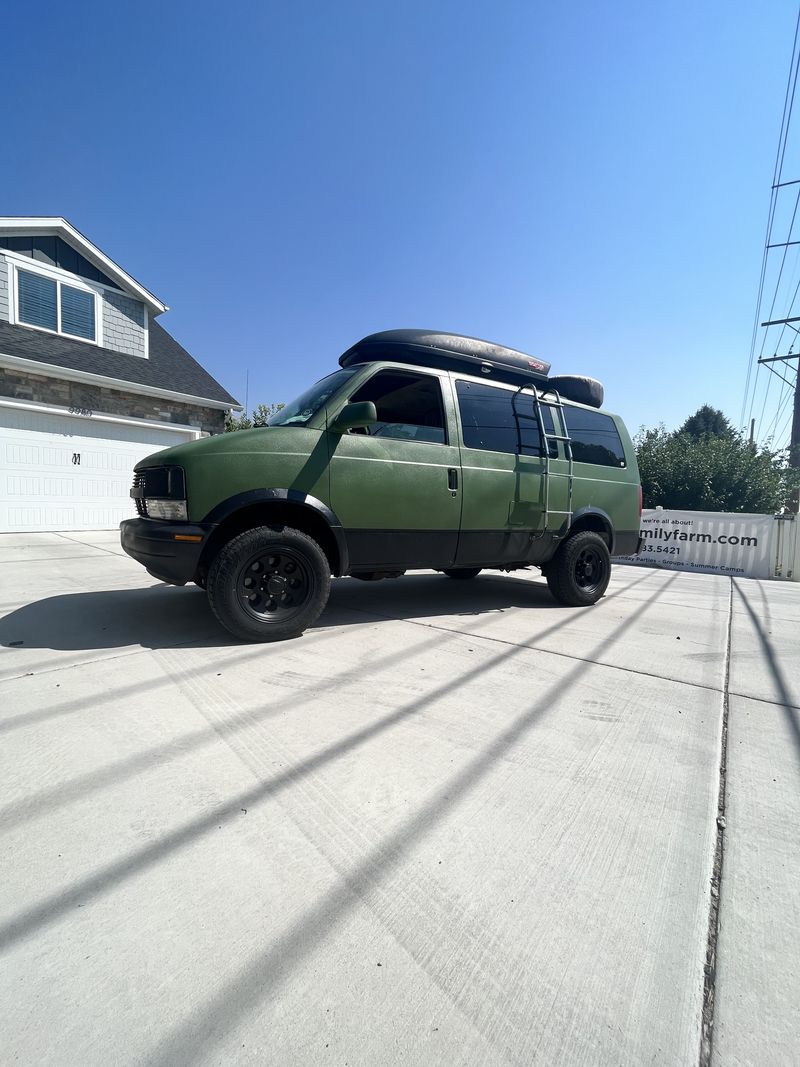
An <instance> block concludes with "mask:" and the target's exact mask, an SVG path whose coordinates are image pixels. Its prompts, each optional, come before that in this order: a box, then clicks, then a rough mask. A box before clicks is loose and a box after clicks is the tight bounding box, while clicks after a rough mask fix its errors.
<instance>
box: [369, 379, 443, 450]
mask: <svg viewBox="0 0 800 1067" xmlns="http://www.w3.org/2000/svg"><path fill="white" fill-rule="evenodd" d="M350 400H351V401H352V402H353V403H356V402H357V401H364V400H371V401H372V402H373V403H374V405H375V408H376V410H377V412H378V422H377V423H376V425H374V426H367V427H366V428H365V429H363V430H361V431H360V432H361V433H368V434H369V435H370V437H393V438H397V439H399V440H403V441H427V442H429V443H432V444H439V445H441V444H444V443H445V442H446V440H447V437H446V434H445V429H444V409H443V407H442V387H441V386H440V384H439V379H438V378H434V377H432V376H431V375H428V374H406V373H405V372H404V371H388V370H386V371H379V373H378V374H376V375H375V376H374V377H373V378H370V379H369V381H368V382H365V383H364V384H363V385H362V386H361V388H360V389H359V390H358V391H357V392H355V393H354V394H353V395H352V396H351V397H350Z"/></svg>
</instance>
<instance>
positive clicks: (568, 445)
mask: <svg viewBox="0 0 800 1067" xmlns="http://www.w3.org/2000/svg"><path fill="white" fill-rule="evenodd" d="M533 396H534V402H533V403H534V408H535V409H536V418H537V420H538V422H539V427H540V434H541V438H542V442H543V445H544V447H543V452H544V492H543V494H542V495H543V497H544V515H543V522H542V532H541V534H540V535H539V536H540V537H544V535H545V534H546V533H547V524H548V521H549V518H550V478H551V470H550V458H551V457H550V442H551V441H552V442H554V443H555V444H556V452H558V443H557V442H559V441H562V442H563V443H564V451H565V453H566V456H567V473H566V475H563V474H559V475H553V477H559V478H564V477H566V479H567V515H566V528H567V529H569V527H570V525H571V524H572V485H573V481H574V478H575V464H574V461H573V458H572V438H571V437H570V436H569V428H568V426H567V420H566V418H565V417H564V401H563V400H562V399H561V394H560V393H559V392H558V390H557V389H543V390H542V396H543V397H550V396H552V397H554V398H555V399H554V400H545V401H544V403H545V405H546V406H547V407H549V408H551V409H552V410H554V411H557V412H558V421H559V423H560V425H561V427H562V429H563V430H564V433H563V434H562V433H548V432H547V427H546V426H545V424H544V419H543V418H542V400H541V398H540V396H539V390H538V389H537V388H536V387H535V386H534V389H533ZM553 426H554V427H555V426H556V420H555V418H553Z"/></svg>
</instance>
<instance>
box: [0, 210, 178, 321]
mask: <svg viewBox="0 0 800 1067" xmlns="http://www.w3.org/2000/svg"><path fill="white" fill-rule="evenodd" d="M0 233H4V234H19V235H22V234H42V235H47V236H54V237H60V238H61V239H62V240H64V241H66V242H67V243H68V244H70V245H72V247H73V248H76V249H77V250H78V251H79V252H80V253H81V255H82V256H84V257H85V258H86V259H88V260H89V262H90V263H93V264H94V265H95V266H96V267H97V268H98V269H99V270H101V271H102V272H103V273H104V274H105V275H107V276H108V277H109V278H110V279H111V280H112V281H113V282H114V284H115V285H118V286H119V287H120V288H121V289H123V290H125V291H126V292H129V293H132V294H133V295H134V296H136V297H138V298H139V300H141V301H143V302H144V303H145V304H146V305H147V307H148V308H149V309H150V311H151V312H152V313H153V314H154V315H160V314H161V313H162V312H163V311H168V310H169V309H168V307H167V305H166V304H165V303H163V301H161V300H159V299H158V297H157V296H154V295H153V293H151V292H150V290H149V289H145V287H144V286H143V285H142V284H141V282H137V281H136V279H135V278H134V277H132V276H131V275H130V274H128V273H127V271H124V270H123V269H122V267H120V266H119V265H118V264H117V263H115V262H114V260H113V259H110V258H109V257H108V256H107V255H106V254H105V252H102V251H101V250H100V249H99V248H98V247H97V245H94V244H92V242H91V241H90V240H89V239H88V237H84V236H83V234H82V233H81V232H80V230H76V229H75V227H74V226H73V225H72V223H70V222H67V220H66V219H65V218H62V217H61V216H60V215H30V216H29V215H15V216H8V215H6V216H0Z"/></svg>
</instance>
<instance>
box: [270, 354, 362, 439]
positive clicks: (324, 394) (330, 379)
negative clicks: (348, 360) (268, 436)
mask: <svg viewBox="0 0 800 1067" xmlns="http://www.w3.org/2000/svg"><path fill="white" fill-rule="evenodd" d="M357 370H358V367H345V368H343V369H342V370H336V371H334V372H333V374H329V375H328V376H327V377H326V378H321V379H320V380H319V381H318V382H316V384H315V385H312V386H311V388H310V389H306V391H305V392H304V393H301V394H300V396H298V397H297V399H296V400H293V401H292V402H291V404H287V405H286V406H285V407H282V408H281V410H280V411H276V412H275V414H274V415H270V417H269V419H268V420H267V426H303V425H304V424H305V423H307V422H308V420H309V419H310V418H311V417H312V415H316V413H317V412H318V411H319V409H320V408H321V407H322V406H323V404H327V402H328V401H329V400H330V398H331V397H332V396H333V394H334V393H336V392H338V391H339V389H341V387H342V386H343V385H344V383H345V382H346V381H347V380H348V378H352V377H353V375H354V374H355V372H356V371H357Z"/></svg>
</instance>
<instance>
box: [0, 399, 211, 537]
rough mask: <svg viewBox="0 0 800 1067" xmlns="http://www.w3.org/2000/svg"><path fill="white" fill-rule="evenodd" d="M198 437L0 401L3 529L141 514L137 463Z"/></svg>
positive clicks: (90, 525) (70, 525)
mask: <svg viewBox="0 0 800 1067" xmlns="http://www.w3.org/2000/svg"><path fill="white" fill-rule="evenodd" d="M196 436H197V434H196V432H194V431H190V430H185V429H177V428H174V427H166V426H165V427H164V428H163V429H162V428H161V427H155V426H153V427H150V426H147V425H145V426H135V425H127V424H125V423H119V422H111V421H106V420H104V419H103V418H102V417H100V416H98V415H92V416H88V417H87V416H81V415H69V414H60V413H57V412H42V411H34V410H27V409H25V408H16V407H6V406H4V405H0V459H1V460H2V462H0V531H2V532H4V533H8V532H13V531H20V532H22V531H29V530H111V529H113V528H114V527H115V526H117V525H118V523H119V522H121V521H122V519H127V518H130V517H131V516H132V515H135V514H136V509H135V507H134V505H133V502H132V500H131V499H130V496H129V491H130V487H131V481H132V479H133V467H134V464H135V463H137V462H138V461H139V460H140V459H143V458H144V457H145V456H147V455H149V454H150V453H151V452H156V451H158V450H159V449H161V448H167V447H168V446H169V445H177V444H181V443H182V442H184V441H189V440H192V438H194V437H196Z"/></svg>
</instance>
